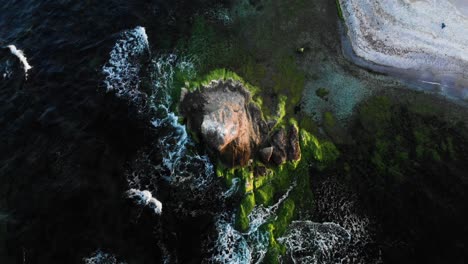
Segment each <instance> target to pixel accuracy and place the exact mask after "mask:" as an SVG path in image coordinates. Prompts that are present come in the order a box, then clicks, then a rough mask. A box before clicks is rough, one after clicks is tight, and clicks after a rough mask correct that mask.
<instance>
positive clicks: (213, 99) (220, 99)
mask: <svg viewBox="0 0 468 264" xmlns="http://www.w3.org/2000/svg"><path fill="white" fill-rule="evenodd" d="M179 109H180V112H181V114H182V115H183V116H184V117H185V119H186V122H187V127H188V128H189V129H190V130H191V131H193V132H194V133H196V135H197V136H198V138H199V139H200V140H201V141H202V142H201V143H203V144H205V146H206V147H207V149H208V151H209V152H210V153H211V154H212V155H214V156H216V157H220V158H221V160H222V161H223V162H224V163H225V164H226V165H228V166H231V167H234V166H245V165H247V164H248V163H249V160H251V159H255V158H257V157H259V158H260V160H262V161H263V162H264V163H265V164H268V163H271V164H274V165H279V164H282V163H284V162H286V161H287V160H297V159H299V158H300V149H299V143H298V142H299V141H298V140H299V139H298V136H297V135H298V131H297V128H295V127H294V126H291V127H289V128H288V131H287V133H286V129H285V128H281V129H276V130H275V131H270V127H269V126H268V124H267V122H266V121H265V120H264V118H263V114H262V111H261V110H260V108H259V107H258V106H257V105H256V104H255V103H253V102H252V100H251V94H250V92H249V91H248V90H247V89H246V88H245V87H244V86H243V84H242V83H240V82H238V81H233V80H226V81H223V80H219V81H212V82H211V83H210V84H208V85H206V86H202V87H200V88H199V89H197V90H195V91H193V92H188V91H187V90H186V89H184V90H183V91H182V96H181V100H180V106H179ZM270 134H272V135H273V136H269V135H270ZM278 135H279V136H278ZM265 150H268V151H265Z"/></svg>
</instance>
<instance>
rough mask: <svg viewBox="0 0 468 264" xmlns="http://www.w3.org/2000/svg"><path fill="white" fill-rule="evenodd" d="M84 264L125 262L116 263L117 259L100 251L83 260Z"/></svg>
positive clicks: (123, 263)
mask: <svg viewBox="0 0 468 264" xmlns="http://www.w3.org/2000/svg"><path fill="white" fill-rule="evenodd" d="M83 262H84V264H125V262H117V258H116V257H115V256H114V255H112V254H109V253H106V252H103V251H101V250H100V249H98V250H96V251H95V252H93V253H92V254H91V256H90V257H88V258H83Z"/></svg>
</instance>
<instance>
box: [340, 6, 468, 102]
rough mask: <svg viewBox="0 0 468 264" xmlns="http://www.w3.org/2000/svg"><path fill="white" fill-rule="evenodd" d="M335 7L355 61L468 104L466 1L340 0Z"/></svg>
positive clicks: (467, 17) (467, 24)
mask: <svg viewBox="0 0 468 264" xmlns="http://www.w3.org/2000/svg"><path fill="white" fill-rule="evenodd" d="M340 4H341V8H342V10H343V16H344V19H345V23H346V26H347V33H346V34H347V37H348V39H349V43H350V44H351V47H352V50H353V52H354V53H355V54H356V55H357V56H358V57H360V58H362V59H364V60H366V61H368V62H371V63H373V64H376V65H379V66H384V67H388V68H393V72H398V69H399V70H402V71H403V72H406V75H411V77H412V78H413V79H415V80H417V81H420V82H423V83H428V84H431V85H434V86H439V87H440V89H439V90H440V91H441V92H442V93H448V94H450V95H452V96H456V97H459V98H462V99H468V2H467V1H465V0H450V1H441V0H419V1H418V0H385V1H384V0H379V1H369V0H340ZM395 69H397V70H395ZM379 70H380V71H381V69H379Z"/></svg>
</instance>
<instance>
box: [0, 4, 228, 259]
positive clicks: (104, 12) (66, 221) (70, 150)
mask: <svg viewBox="0 0 468 264" xmlns="http://www.w3.org/2000/svg"><path fill="white" fill-rule="evenodd" d="M214 3H215V4H217V5H219V4H220V2H219V1H45V0H37V1H36V0H28V1H15V0H11V1H10V0H6V1H2V2H1V3H0V29H1V30H0V46H2V49H1V51H0V64H1V65H2V70H3V72H2V76H0V78H2V77H3V79H2V80H1V81H0V86H1V87H0V101H1V102H2V103H1V104H0V112H1V113H2V115H1V117H0V124H1V128H2V129H1V132H0V133H1V135H0V138H1V142H0V149H1V151H0V174H1V177H0V178H1V179H0V181H1V183H0V186H1V187H0V188H1V193H2V197H1V200H0V208H1V213H2V214H1V215H2V219H1V221H2V222H1V224H2V228H1V231H0V232H1V235H0V237H2V242H1V243H2V245H1V248H2V250H1V251H0V259H1V260H0V262H1V263H83V258H85V257H90V256H92V254H93V252H95V251H96V250H98V249H102V250H103V251H105V252H109V253H111V254H114V253H118V256H119V258H122V259H125V261H127V262H128V263H160V262H162V258H163V255H164V254H163V252H161V250H160V248H161V247H158V246H157V245H158V243H160V240H159V239H160V237H157V236H155V235H154V233H155V232H156V233H157V231H155V229H157V227H158V226H161V225H162V224H163V223H167V224H166V228H165V231H166V234H167V236H168V237H169V238H168V239H165V241H169V242H168V243H169V244H170V243H172V244H170V245H169V246H168V247H169V248H170V250H172V251H174V252H178V251H180V252H183V253H178V255H179V260H180V261H181V262H192V263H197V262H200V259H201V257H200V254H201V251H200V245H199V241H200V240H199V237H200V236H201V234H200V233H201V231H200V230H203V228H204V227H205V226H206V225H207V224H209V222H210V221H211V220H209V219H208V220H206V219H204V218H203V217H199V218H200V219H198V218H197V217H194V218H193V219H190V222H188V220H187V219H184V218H180V219H177V218H175V216H174V215H171V214H166V218H165V219H164V220H160V219H158V218H155V217H154V216H153V215H152V214H151V213H152V212H151V211H150V210H149V211H145V210H142V209H141V208H139V207H136V206H135V205H134V203H133V202H132V201H130V200H129V199H127V197H126V196H125V193H126V191H127V189H128V182H127V180H128V177H127V176H128V175H127V172H128V170H129V169H128V167H129V165H128V164H129V163H130V162H131V161H132V160H135V158H136V157H137V150H139V149H141V148H142V147H143V146H145V145H146V144H149V142H153V140H154V139H155V138H158V134H157V131H156V132H155V131H154V129H153V130H151V128H149V125H148V124H149V122H148V120H149V119H150V118H149V117H148V116H147V115H145V114H142V113H140V112H141V111H140V110H139V108H138V107H137V106H136V105H132V104H131V103H129V102H128V100H122V99H120V98H118V97H116V96H115V95H114V94H112V93H106V86H105V83H104V79H105V75H104V74H103V72H102V67H103V65H104V64H105V63H106V62H107V61H109V57H110V52H111V50H112V47H113V46H114V45H115V43H116V41H117V40H118V39H119V38H120V37H121V36H122V32H124V31H125V30H128V29H133V28H135V27H136V26H137V25H145V27H146V32H147V35H148V38H149V41H150V42H151V44H152V45H151V49H152V50H153V52H156V53H157V52H159V51H164V52H165V51H167V50H171V49H172V48H171V47H172V46H173V45H174V42H175V41H176V40H177V38H178V37H179V36H180V35H183V34H186V33H187V30H188V29H189V26H188V23H190V19H191V16H192V14H195V13H196V12H198V9H200V8H201V9H203V8H207V7H209V6H210V5H213V4H214ZM7 45H15V46H16V47H17V48H18V49H19V50H22V51H24V53H25V57H26V58H27V61H28V62H29V64H30V65H31V66H32V69H30V70H29V71H28V72H27V78H26V76H25V73H24V70H23V65H22V64H21V63H20V61H19V60H18V59H17V57H16V56H14V55H12V54H11V53H10V50H9V49H8V48H6V46H7ZM149 59H150V58H149V57H146V58H143V59H142V61H141V63H142V64H146V63H148V62H149ZM139 111H140V112H139ZM153 151H154V152H155V153H158V152H159V151H160V150H158V149H154V150H153ZM155 159H157V157H156V158H155ZM168 189H169V188H168ZM160 195H162V196H166V197H164V198H167V196H170V195H171V194H169V193H166V194H160ZM3 215H5V217H4V216H3ZM205 218H206V217H205ZM187 230H188V231H187ZM171 236H172V237H176V238H172V237H171Z"/></svg>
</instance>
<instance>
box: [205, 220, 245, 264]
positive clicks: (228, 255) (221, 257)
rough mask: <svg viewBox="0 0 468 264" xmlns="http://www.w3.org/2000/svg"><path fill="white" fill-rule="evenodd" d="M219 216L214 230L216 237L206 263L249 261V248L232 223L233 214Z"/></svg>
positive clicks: (223, 263) (226, 263)
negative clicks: (210, 255) (211, 252)
mask: <svg viewBox="0 0 468 264" xmlns="http://www.w3.org/2000/svg"><path fill="white" fill-rule="evenodd" d="M226 218H227V217H225V216H221V217H219V219H218V220H217V221H216V231H217V233H218V238H217V240H216V242H215V246H214V248H213V251H214V254H213V256H212V258H210V259H208V260H206V261H205V262H207V263H219V264H232V263H251V261H252V256H251V250H250V247H249V245H248V243H247V240H246V238H245V237H244V236H243V235H242V234H241V233H240V232H239V231H237V230H236V229H235V228H234V227H233V224H232V222H233V221H232V219H234V217H233V216H231V217H229V218H228V219H226Z"/></svg>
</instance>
